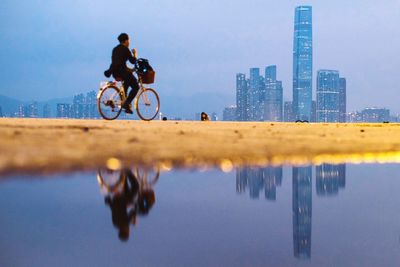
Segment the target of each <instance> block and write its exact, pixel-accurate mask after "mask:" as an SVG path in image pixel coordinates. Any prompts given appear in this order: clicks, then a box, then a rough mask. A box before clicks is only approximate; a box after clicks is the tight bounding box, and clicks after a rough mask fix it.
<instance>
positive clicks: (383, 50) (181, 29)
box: [0, 0, 400, 113]
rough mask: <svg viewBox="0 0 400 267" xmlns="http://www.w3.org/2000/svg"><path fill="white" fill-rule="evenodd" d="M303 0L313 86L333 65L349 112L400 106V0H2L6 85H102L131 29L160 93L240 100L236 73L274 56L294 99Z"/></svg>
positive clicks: (62, 93)
mask: <svg viewBox="0 0 400 267" xmlns="http://www.w3.org/2000/svg"><path fill="white" fill-rule="evenodd" d="M298 5H312V6H313V30H314V32H313V34H314V43H313V44H314V72H313V81H314V86H313V93H314V95H315V80H316V72H317V70H318V69H336V70H339V71H340V74H341V76H343V77H346V78H347V92H348V102H347V103H348V111H352V110H356V109H361V108H363V107H366V106H379V107H387V108H390V109H391V110H392V111H393V112H394V113H398V112H400V105H399V100H400V97H399V89H400V83H399V81H398V80H399V78H398V77H399V72H400V71H399V64H400V50H399V49H400V27H399V25H400V0H383V1H376V0H375V1H372V0H351V1H348V0H336V1H321V0H320V1H307V2H305V1H288V0H280V1H272V0H248V1H236V0H219V1H216V0H201V1H200V0H199V1H191V0H169V1H162V0H161V1H154V0H130V1H125V0H120V1H104V0H69V1H66V0H58V1H55V0H52V1H50V0H21V1H15V0H1V1H0V43H1V49H0V59H1V65H0V73H1V76H0V77H1V83H0V94H2V95H6V96H9V97H13V98H18V99H20V100H46V99H50V98H55V97H67V96H71V95H73V94H76V93H81V92H87V91H89V90H97V89H98V86H99V83H100V81H102V80H105V77H104V76H103V71H104V70H105V69H106V68H107V67H108V65H109V64H110V57H111V50H112V48H113V47H114V46H115V45H116V44H117V39H116V38H117V36H118V34H119V33H121V32H127V33H128V34H129V35H130V36H131V38H132V41H131V43H132V45H133V46H134V47H136V48H137V50H138V53H139V56H140V57H144V58H148V59H149V60H150V63H151V64H152V65H153V67H154V68H155V69H156V71H157V78H156V79H157V80H156V84H155V87H156V88H157V90H158V91H161V92H162V94H168V95H173V94H177V95H191V94H195V93H199V92H218V93H220V94H224V95H231V96H232V100H234V99H235V98H234V95H235V74H236V73H238V72H244V73H246V74H248V69H249V68H250V67H260V68H262V72H263V68H264V67H265V66H267V65H273V64H274V65H277V67H278V79H280V80H282V81H283V87H284V99H285V100H291V99H292V49H293V48H292V46H293V19H294V9H295V7H296V6H298ZM162 101H169V100H168V99H162ZM232 104H234V103H232Z"/></svg>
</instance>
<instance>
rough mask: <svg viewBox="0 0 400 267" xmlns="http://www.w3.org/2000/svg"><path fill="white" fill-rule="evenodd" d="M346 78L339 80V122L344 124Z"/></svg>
mask: <svg viewBox="0 0 400 267" xmlns="http://www.w3.org/2000/svg"><path fill="white" fill-rule="evenodd" d="M346 103H347V100H346V78H340V79H339V122H346V112H347V111H346Z"/></svg>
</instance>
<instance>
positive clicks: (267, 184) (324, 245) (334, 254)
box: [0, 164, 400, 266]
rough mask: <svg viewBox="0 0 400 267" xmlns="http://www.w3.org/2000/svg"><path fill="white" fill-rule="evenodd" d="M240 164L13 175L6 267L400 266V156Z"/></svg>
mask: <svg viewBox="0 0 400 267" xmlns="http://www.w3.org/2000/svg"><path fill="white" fill-rule="evenodd" d="M230 169H232V168H231V167H230V166H227V168H226V169H225V171H226V172H223V171H220V170H207V171H196V170H190V171H185V170H179V171H174V170H171V171H168V172H161V174H159V173H158V172H157V171H154V170H152V171H145V170H144V169H139V168H132V169H130V170H128V169H126V170H124V171H117V170H114V171H110V170H102V171H99V172H98V173H84V174H74V175H54V176H50V177H34V178H32V177H19V176H18V177H17V176H13V177H3V178H1V180H0V211H1V216H0V227H1V229H2V231H0V251H1V252H0V266H87V265H91V266H93V265H94V266H127V265H128V266H132V265H136V266H296V265H300V266H399V264H400V240H399V237H400V208H399V207H400V194H398V191H399V188H400V179H399V178H400V177H399V174H400V165H396V164H385V165H377V164H371V165H351V164H348V165H343V164H342V165H329V164H324V165H320V166H308V167H293V168H292V167H268V168H243V169H233V170H232V171H230ZM42 178H44V179H42Z"/></svg>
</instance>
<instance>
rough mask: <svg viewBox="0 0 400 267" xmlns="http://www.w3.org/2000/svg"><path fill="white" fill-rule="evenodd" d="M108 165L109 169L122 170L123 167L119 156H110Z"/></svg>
mask: <svg viewBox="0 0 400 267" xmlns="http://www.w3.org/2000/svg"><path fill="white" fill-rule="evenodd" d="M106 166H107V168H108V169H110V170H113V171H116V170H120V169H121V167H122V163H121V161H120V160H119V159H117V158H109V159H108V160H107V163H106Z"/></svg>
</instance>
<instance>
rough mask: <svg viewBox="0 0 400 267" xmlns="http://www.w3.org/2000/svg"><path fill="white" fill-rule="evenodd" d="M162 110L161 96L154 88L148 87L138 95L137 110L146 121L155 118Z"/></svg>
mask: <svg viewBox="0 0 400 267" xmlns="http://www.w3.org/2000/svg"><path fill="white" fill-rule="evenodd" d="M159 110H160V98H159V97H158V94H157V93H156V91H155V90H154V89H151V88H146V89H144V90H143V91H142V92H140V94H139V95H138V96H137V103H136V111H137V114H138V115H139V117H140V118H141V119H142V120H144V121H151V120H152V119H154V118H155V117H156V116H157V114H158V112H159Z"/></svg>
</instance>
